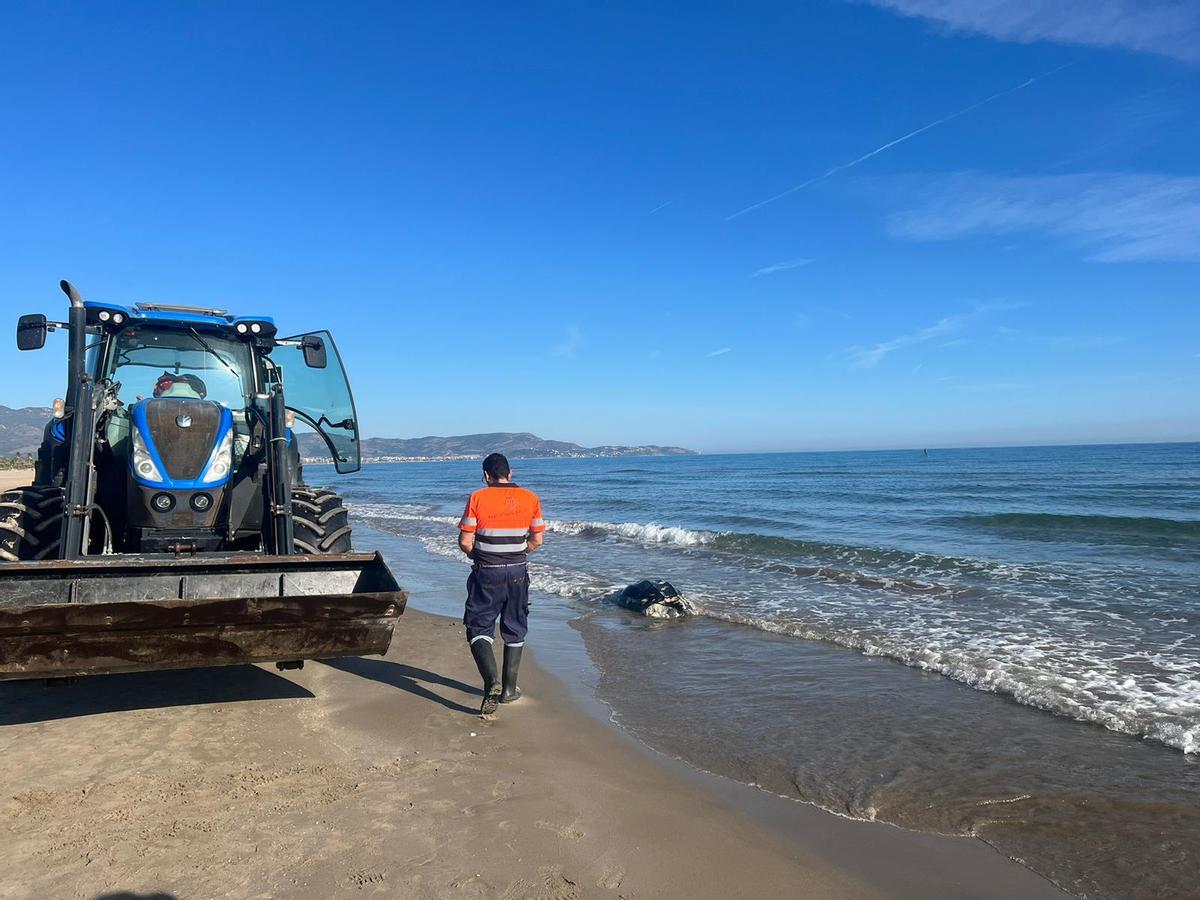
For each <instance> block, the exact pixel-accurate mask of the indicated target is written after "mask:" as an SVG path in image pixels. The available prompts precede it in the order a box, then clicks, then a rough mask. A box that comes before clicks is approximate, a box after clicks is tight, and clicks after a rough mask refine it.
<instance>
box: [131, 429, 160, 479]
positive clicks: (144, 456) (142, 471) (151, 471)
mask: <svg viewBox="0 0 1200 900" xmlns="http://www.w3.org/2000/svg"><path fill="white" fill-rule="evenodd" d="M132 431H133V471H134V472H135V473H136V474H137V476H138V478H141V479H143V480H144V481H162V480H163V477H162V472H160V471H158V466H156V465H155V464H154V460H153V459H152V458H151V456H150V451H149V450H148V449H146V439H145V438H143V437H142V433H141V431H139V430H138V429H137V428H136V427H134V428H133V429H132Z"/></svg>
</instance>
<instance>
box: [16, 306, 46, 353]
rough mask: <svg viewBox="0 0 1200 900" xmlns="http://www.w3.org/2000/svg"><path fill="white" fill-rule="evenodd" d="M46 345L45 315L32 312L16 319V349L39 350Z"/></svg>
mask: <svg viewBox="0 0 1200 900" xmlns="http://www.w3.org/2000/svg"><path fill="white" fill-rule="evenodd" d="M45 346H46V317H45V316H43V315H42V314H41V313H32V314H30V315H28V316H21V318H19V319H17V349H18V350H41V349H42V348H43V347H45Z"/></svg>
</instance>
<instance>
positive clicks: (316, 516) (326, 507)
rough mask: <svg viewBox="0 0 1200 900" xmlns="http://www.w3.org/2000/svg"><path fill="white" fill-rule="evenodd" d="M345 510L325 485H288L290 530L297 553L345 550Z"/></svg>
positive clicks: (347, 534) (347, 548) (347, 545)
mask: <svg viewBox="0 0 1200 900" xmlns="http://www.w3.org/2000/svg"><path fill="white" fill-rule="evenodd" d="M348 520H349V513H347V512H346V505H345V503H343V502H342V498H341V497H339V496H338V495H337V494H335V493H334V492H333V491H330V490H326V489H325V488H310V487H300V486H297V487H294V488H292V530H293V531H294V533H295V538H296V552H298V553H349V552H350V525H349V521H348Z"/></svg>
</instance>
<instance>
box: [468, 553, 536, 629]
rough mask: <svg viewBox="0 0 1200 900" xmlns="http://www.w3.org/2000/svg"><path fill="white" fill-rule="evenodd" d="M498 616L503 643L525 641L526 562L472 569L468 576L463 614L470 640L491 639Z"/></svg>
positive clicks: (527, 594)
mask: <svg viewBox="0 0 1200 900" xmlns="http://www.w3.org/2000/svg"><path fill="white" fill-rule="evenodd" d="M497 619H499V620H500V637H501V638H503V640H504V643H506V644H509V645H510V646H511V645H517V646H519V645H520V644H523V643H525V634H526V632H527V631H528V630H529V570H528V569H527V568H526V567H525V565H524V564H521V565H515V566H497V567H495V568H490V567H484V566H476V567H475V568H473V569H471V574H470V576H469V577H468V578H467V610H466V612H465V613H464V614H463V624H464V625H466V626H467V640H468V641H473V640H475V639H476V638H487V639H488V640H489V641H490V640H491V639H492V633H493V631H494V630H495V628H496V620H497Z"/></svg>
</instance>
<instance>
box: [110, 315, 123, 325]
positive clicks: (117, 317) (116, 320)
mask: <svg viewBox="0 0 1200 900" xmlns="http://www.w3.org/2000/svg"><path fill="white" fill-rule="evenodd" d="M124 321H125V313H113V323H114V324H116V325H120V324H121V323H122V322H124Z"/></svg>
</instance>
